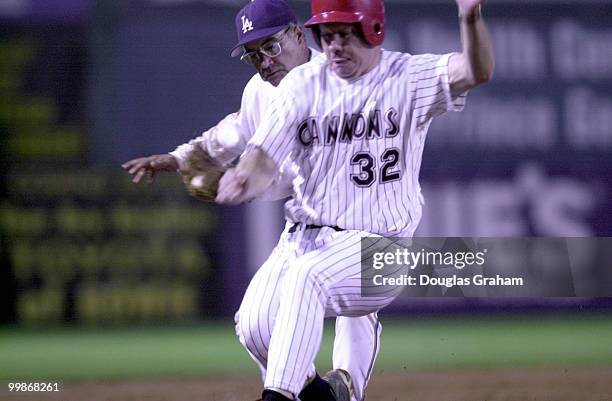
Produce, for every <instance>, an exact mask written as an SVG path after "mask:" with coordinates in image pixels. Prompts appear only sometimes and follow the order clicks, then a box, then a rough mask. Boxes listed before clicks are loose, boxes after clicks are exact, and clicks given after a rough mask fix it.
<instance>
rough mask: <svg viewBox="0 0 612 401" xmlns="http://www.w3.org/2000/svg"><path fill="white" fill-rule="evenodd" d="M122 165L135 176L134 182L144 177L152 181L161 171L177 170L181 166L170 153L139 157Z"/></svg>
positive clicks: (136, 182)
mask: <svg viewBox="0 0 612 401" xmlns="http://www.w3.org/2000/svg"><path fill="white" fill-rule="evenodd" d="M121 167H123V168H124V169H125V170H127V172H128V173H130V174H131V175H132V176H133V178H132V182H134V183H135V184H138V183H139V182H140V181H141V180H142V179H143V178H144V177H146V178H147V181H148V182H149V183H152V182H154V181H155V177H157V175H158V174H159V172H160V171H176V170H177V169H178V168H179V166H178V162H177V161H176V159H175V158H174V156H172V155H170V154H164V155H152V156H147V157H139V158H137V159H132V160H129V161H127V162H125V163H123V164H122V165H121Z"/></svg>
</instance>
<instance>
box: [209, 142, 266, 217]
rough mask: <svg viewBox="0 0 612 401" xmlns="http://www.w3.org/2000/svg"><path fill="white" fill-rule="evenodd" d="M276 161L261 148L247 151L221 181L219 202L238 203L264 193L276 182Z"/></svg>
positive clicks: (217, 199) (218, 195) (217, 200)
mask: <svg viewBox="0 0 612 401" xmlns="http://www.w3.org/2000/svg"><path fill="white" fill-rule="evenodd" d="M277 172H278V168H277V166H276V163H274V161H273V160H272V159H271V158H270V157H269V156H268V155H267V154H266V152H264V151H263V150H261V149H259V148H254V149H253V150H251V151H249V152H248V153H246V154H245V155H244V156H243V157H242V158H241V159H240V162H239V163H238V166H236V168H235V169H229V170H228V171H227V172H226V173H225V174H224V175H223V177H222V178H221V181H219V190H218V192H217V198H216V202H217V203H222V204H227V205H237V204H239V203H243V202H246V201H249V200H251V199H254V198H256V197H258V196H260V195H261V194H263V193H264V191H265V190H266V189H268V187H269V186H270V185H271V184H272V183H273V182H274V179H275V177H276V175H277Z"/></svg>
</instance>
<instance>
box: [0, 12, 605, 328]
mask: <svg viewBox="0 0 612 401" xmlns="http://www.w3.org/2000/svg"><path fill="white" fill-rule="evenodd" d="M294 4H295V9H296V12H297V14H298V16H299V18H300V19H301V20H302V21H303V20H305V19H306V18H307V16H308V11H309V6H308V3H306V2H299V3H294ZM240 6H241V3H240V2H221V1H215V2H212V1H211V2H208V1H170V0H168V1H162V0H149V1H144V0H143V1H131V2H130V1H123V2H115V1H106V2H105V1H97V2H94V1H85V0H81V1H79V0H64V1H61V0H55V1H38V0H36V1H35V0H31V1H25V0H11V1H9V2H2V5H0V26H1V29H0V38H1V42H0V54H1V57H0V94H1V99H2V102H1V103H0V133H1V135H2V162H3V166H4V167H5V168H4V169H3V172H2V174H3V177H2V178H3V180H2V186H3V193H4V195H3V198H2V203H1V210H0V212H1V214H0V218H1V220H0V222H1V227H2V262H3V263H2V277H1V278H2V280H1V281H2V284H0V285H1V286H2V288H1V290H2V294H3V303H2V304H3V306H2V308H3V309H2V321H17V322H22V323H55V322H61V321H66V320H67V321H78V322H91V323H97V322H102V323H112V322H125V321H130V322H131V321H136V322H159V321H164V322H165V321H191V320H194V319H200V318H204V317H214V316H230V315H231V313H232V312H233V310H234V309H235V308H236V307H237V305H238V302H239V300H240V298H241V295H242V292H243V290H244V287H245V285H246V283H247V280H248V278H249V276H250V275H251V274H252V271H254V269H256V268H257V266H258V265H259V263H261V262H262V261H263V259H264V258H265V256H266V255H267V253H268V252H269V249H271V247H272V246H273V244H274V241H275V237H276V236H277V233H278V232H279V231H280V227H281V225H282V207H281V205H280V204H259V205H256V204H252V205H249V206H248V207H244V208H221V207H217V206H214V205H208V204H202V203H199V202H196V201H194V200H192V199H189V198H188V197H187V195H186V194H185V193H184V191H183V190H182V188H181V186H180V183H179V181H178V179H177V178H176V177H175V176H173V175H172V174H168V175H166V176H165V177H163V178H162V179H161V180H160V181H159V182H157V183H156V184H154V185H153V186H151V187H148V188H146V187H144V186H139V187H136V186H133V185H132V184H131V183H130V182H129V179H128V177H127V174H125V173H124V172H123V171H121V169H120V167H119V165H120V164H121V163H122V162H124V161H126V160H128V159H130V158H133V157H137V156H144V155H148V154H154V153H164V152H167V151H170V150H172V149H174V148H175V146H176V145H178V144H180V143H183V142H185V141H187V140H188V139H190V138H192V137H194V136H196V135H197V134H199V132H201V130H202V129H204V128H207V127H209V126H210V125H212V124H214V123H215V122H216V121H217V120H218V119H219V118H220V117H222V116H224V115H225V114H227V113H230V112H233V111H235V110H236V109H237V108H238V107H239V102H240V94H241V90H242V87H243V86H244V84H245V83H246V82H247V80H248V79H249V77H250V75H251V74H252V71H251V69H250V68H249V67H248V66H246V65H243V64H241V63H240V62H239V61H238V60H232V59H231V58H230V57H229V56H228V49H229V48H231V46H232V45H233V43H234V41H235V33H234V27H233V15H234V13H235V12H236V10H237V9H238V8H239V7H240ZM387 15H388V30H387V40H386V43H385V47H387V48H389V49H391V50H402V51H410V52H413V53H419V52H425V51H431V52H448V51H453V50H457V49H458V48H459V36H458V24H457V21H456V9H455V5H454V2H453V1H452V0H448V1H409V2H408V1H406V2H389V3H387ZM486 18H487V21H488V23H489V27H490V30H491V33H492V38H493V42H494V46H495V52H496V60H497V66H496V71H495V77H494V80H493V82H491V83H490V84H488V85H486V86H484V87H481V88H478V89H477V90H475V91H474V92H473V93H472V94H470V96H469V98H468V104H467V107H466V110H465V111H464V112H463V113H460V114H453V115H447V116H444V117H442V118H440V119H438V120H436V121H435V122H434V123H433V125H432V128H431V130H430V133H429V139H428V144H427V146H426V151H425V155H424V158H423V166H422V174H421V177H422V179H421V182H422V186H423V192H424V195H425V199H426V205H425V207H424V217H423V220H422V224H421V226H420V228H419V233H420V234H421V235H429V236H450V235H457V236H459V235H461V236H594V235H595V236H611V235H612V202H611V201H610V199H612V197H611V193H612V172H611V169H610V164H611V163H610V160H611V156H612V28H611V26H612V24H611V22H612V5H611V4H610V3H609V2H604V1H580V2H579V1H564V2H554V1H544V0H542V1H491V2H489V4H488V5H487V8H486ZM580 302H582V303H586V304H591V303H590V302H591V301H589V302H587V301H586V300H581V301H580ZM602 302H604V301H601V300H600V301H598V303H597V304H599V305H601V304H602ZM575 303H576V302H575V301H573V300H544V301H542V300H540V301H537V300H536V301H533V300H519V301H513V302H511V303H508V302H507V301H505V302H504V303H501V304H500V303H499V301H482V300H462V301H459V300H442V301H439V302H437V301H431V300H427V302H422V301H420V302H403V303H402V302H400V303H398V308H399V310H398V311H400V312H401V311H402V310H406V308H408V309H409V308H410V306H411V305H412V306H413V307H415V308H417V309H418V310H419V311H427V310H431V309H436V308H440V307H444V308H446V309H449V308H450V309H452V310H458V311H461V310H480V309H482V308H485V309H487V310H490V309H493V310H507V309H508V308H514V307H518V308H523V307H528V306H533V305H536V306H550V305H556V306H560V305H561V306H563V305H574V304H575ZM604 304H605V302H604Z"/></svg>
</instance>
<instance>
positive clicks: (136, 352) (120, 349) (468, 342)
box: [0, 316, 612, 380]
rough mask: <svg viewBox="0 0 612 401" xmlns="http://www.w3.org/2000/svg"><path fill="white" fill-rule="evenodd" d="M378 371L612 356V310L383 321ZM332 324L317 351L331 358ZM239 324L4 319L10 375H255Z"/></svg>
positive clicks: (565, 362) (1, 341) (5, 364)
mask: <svg viewBox="0 0 612 401" xmlns="http://www.w3.org/2000/svg"><path fill="white" fill-rule="evenodd" d="M383 324H384V330H383V337H382V349H381V352H380V356H379V360H378V362H377V371H380V370H385V371H399V370H402V369H409V370H415V369H420V370H436V369H452V368H482V367H507V366H569V365H602V364H604V365H612V341H611V339H612V316H607V317H604V316H593V317H589V318H582V319H576V318H573V319H567V318H566V319H559V318H557V319H550V318H549V319H534V318H529V319H528V318H522V319H518V318H478V319H474V318H471V319H467V320H466V319H449V318H443V319H433V318H432V319H423V318H420V319H417V320H413V321H389V322H386V323H385V322H383ZM331 339H332V333H331V331H330V329H329V328H328V329H327V330H326V335H325V340H324V343H323V346H322V352H321V355H320V356H319V358H318V360H317V364H318V365H319V366H321V367H322V368H321V370H324V369H325V368H327V367H329V365H330V360H331V357H330V354H331V352H330V350H331ZM256 372H257V368H256V367H255V365H254V363H253V362H251V360H250V358H249V357H248V356H247V354H246V352H245V351H244V350H243V349H242V348H241V346H240V344H239V343H238V341H237V339H236V338H235V336H234V331H233V327H232V326H231V325H230V324H225V323H218V322H210V323H206V324H202V325H198V326H193V327H170V328H159V327H140V328H99V329H94V328H85V329H83V328H58V329H46V330H43V329H39V330H34V329H20V328H6V327H5V328H2V329H0V379H28V378H29V379H33V378H36V379H63V380H86V379H113V378H136V377H142V378H145V377H160V376H180V377H187V376H211V375H228V374H237V375H255V374H256Z"/></svg>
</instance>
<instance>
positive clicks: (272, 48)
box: [240, 28, 288, 65]
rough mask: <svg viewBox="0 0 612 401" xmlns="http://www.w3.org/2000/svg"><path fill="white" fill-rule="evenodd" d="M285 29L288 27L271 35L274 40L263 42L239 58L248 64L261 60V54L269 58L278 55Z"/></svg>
mask: <svg viewBox="0 0 612 401" xmlns="http://www.w3.org/2000/svg"><path fill="white" fill-rule="evenodd" d="M287 31H288V28H285V29H284V30H283V31H282V32H280V33H279V34H277V36H276V37H275V36H273V37H272V38H275V39H276V40H274V41H269V42H267V43H264V44H263V45H261V46H259V47H258V48H257V49H255V50H251V51H249V52H245V53H244V54H243V55H242V56H240V60H242V61H243V62H245V63H247V64H250V65H258V64H260V63H261V62H262V61H263V56H266V57H270V58H274V57H278V56H280V54H281V52H282V51H283V48H282V47H281V42H282V40H283V37H284V35H285V34H286V33H287Z"/></svg>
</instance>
